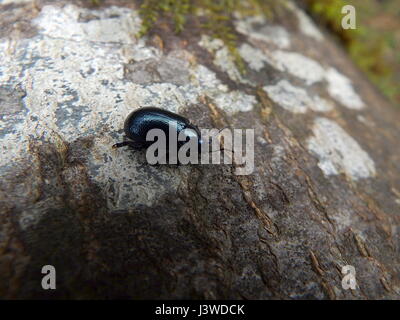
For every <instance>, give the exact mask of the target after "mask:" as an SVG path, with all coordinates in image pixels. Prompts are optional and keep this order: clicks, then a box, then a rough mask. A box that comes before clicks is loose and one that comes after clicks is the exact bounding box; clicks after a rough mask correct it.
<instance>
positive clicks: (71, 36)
mask: <svg viewBox="0 0 400 320" xmlns="http://www.w3.org/2000/svg"><path fill="white" fill-rule="evenodd" d="M32 23H33V24H34V26H35V27H36V28H37V29H38V34H37V35H36V36H35V37H33V38H30V39H20V40H11V39H2V40H1V41H0V61H1V64H0V88H2V89H3V88H5V89H4V90H8V91H6V93H7V92H11V93H10V94H12V93H13V92H14V91H15V88H16V87H21V88H22V90H23V91H24V92H25V93H26V95H25V97H24V98H23V99H22V96H21V98H19V100H18V101H17V102H16V103H15V104H13V106H12V110H15V112H14V111H13V113H12V114H11V113H10V112H11V111H10V110H11V109H10V110H8V111H7V114H5V115H4V117H1V118H0V127H1V128H6V129H7V130H0V168H1V167H2V166H7V165H12V164H13V163H15V162H16V161H26V159H31V158H32V156H31V155H30V154H29V153H30V152H31V151H32V150H30V148H29V141H30V140H32V139H33V140H36V141H37V140H43V141H50V142H52V143H53V142H54V141H53V140H54V139H55V138H54V137H57V139H56V140H60V141H64V142H62V143H66V144H68V143H73V142H74V141H77V140H78V139H80V138H83V137H91V139H92V140H93V141H94V146H93V147H92V148H91V150H90V153H88V155H87V156H88V157H89V158H88V159H87V160H88V161H87V166H88V168H89V169H90V171H91V177H90V178H91V179H92V180H93V181H95V182H97V183H98V185H99V186H100V187H101V188H102V189H103V190H106V191H107V192H106V193H107V194H109V195H111V196H110V199H108V201H109V205H110V207H112V208H115V209H118V208H121V206H123V204H124V203H132V201H133V202H137V203H140V204H144V205H151V204H152V203H153V201H155V200H156V199H158V198H160V197H161V196H163V195H164V194H165V192H171V191H173V190H176V188H177V187H178V185H179V181H178V180H177V179H176V178H174V177H175V176H179V175H176V172H175V174H174V171H173V170H169V169H166V170H156V169H155V168H151V167H148V166H143V165H142V164H139V162H138V159H137V158H136V157H132V155H131V153H129V152H126V150H112V149H111V145H112V144H114V143H115V142H117V141H119V140H121V139H122V138H123V134H122V133H121V129H122V128H123V122H124V119H125V117H126V116H127V115H128V114H129V113H130V112H131V111H132V110H134V109H136V108H139V107H143V106H156V107H160V108H164V109H168V110H171V111H173V112H180V111H181V110H182V109H183V108H187V107H190V106H191V105H192V104H195V103H198V102H199V98H200V97H201V96H204V95H206V96H208V97H210V98H211V99H213V100H214V101H215V104H216V106H217V107H219V108H221V109H222V110H225V111H226V112H227V113H228V114H234V113H235V112H240V111H249V110H251V109H252V108H253V106H254V104H255V103H256V99H255V98H254V97H252V96H250V95H247V94H245V93H241V92H237V91H232V92H231V91H229V89H228V87H227V86H226V85H224V84H223V83H222V82H221V81H220V80H219V79H218V78H217V77H216V74H215V73H214V72H212V71H211V70H209V69H207V68H206V67H205V66H203V65H200V64H196V63H194V62H193V61H194V59H193V57H192V56H191V55H190V54H189V53H188V52H186V51H184V50H176V51H172V52H170V53H169V54H168V55H164V54H163V53H162V52H161V51H160V50H159V49H157V48H155V47H152V46H147V45H146V44H145V43H146V42H145V39H140V40H138V39H136V38H135V36H134V35H135V34H136V33H137V32H138V31H139V29H140V26H141V23H140V18H139V16H138V14H137V12H136V11H134V10H131V9H128V8H121V7H107V8H102V9H99V10H92V9H85V8H80V7H77V6H74V5H66V6H64V7H61V6H51V5H50V6H45V7H43V9H42V11H41V12H40V13H39V15H38V17H37V18H36V19H35V20H34V21H33V22H32ZM116 31H118V32H116ZM220 49H221V48H220ZM220 49H219V50H220ZM220 59H222V58H220ZM141 66H148V67H149V68H140V67H141ZM127 70H128V71H127ZM149 70H150V71H149ZM135 72H136V73H135ZM132 73H133V75H132ZM136 75H137V77H135V76H136ZM231 75H232V74H231ZM142 76H143V77H142ZM144 76H145V77H147V78H146V81H143V78H144ZM0 111H1V110H0ZM14 113H15V114H14ZM117 132H118V133H117ZM24 159H25V160H24ZM121 168H122V169H121ZM182 170H185V169H182ZM138 177H139V178H138ZM140 177H141V178H140ZM140 181H148V183H146V185H142V184H140ZM108 191H109V192H108ZM125 200H131V201H130V202H129V201H125Z"/></svg>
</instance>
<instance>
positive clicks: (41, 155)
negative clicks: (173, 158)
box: [0, 0, 400, 299]
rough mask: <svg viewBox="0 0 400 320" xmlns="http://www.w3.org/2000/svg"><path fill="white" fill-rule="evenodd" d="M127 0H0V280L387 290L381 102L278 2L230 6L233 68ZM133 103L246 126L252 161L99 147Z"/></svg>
mask: <svg viewBox="0 0 400 320" xmlns="http://www.w3.org/2000/svg"><path fill="white" fill-rule="evenodd" d="M137 8H138V5H137V3H136V4H135V2H133V1H117V0H109V1H104V2H103V3H102V4H101V5H100V6H99V7H94V6H89V5H88V2H86V1H59V2H54V1H35V2H31V1H3V3H2V4H0V60H1V65H0V113H1V117H0V123H1V126H0V127H1V129H0V143H1V147H0V176H1V179H0V203H1V207H0V210H1V211H0V219H1V220H0V221H1V224H0V296H1V297H3V298H73V299H79V298H124V297H127V298H135V299H145V298H151V299H152V298H156V299H158V298H162V299H170V298H206V299H237V298H238V299H241V298H244V299H300V298H307V299H308V298H310V299H382V298H390V299H398V298H399V295H400V283H399V272H400V264H399V262H400V255H399V250H400V238H399V235H400V224H399V222H400V215H399V214H400V179H399V176H400V175H399V173H400V148H399V141H400V130H399V128H398V123H400V114H399V110H396V109H394V108H393V107H392V106H390V105H389V104H388V102H387V101H386V100H385V99H384V98H383V97H382V96H381V95H380V94H379V93H378V92H377V91H376V90H375V89H374V87H372V86H371V84H370V83H369V82H368V81H366V80H365V78H364V76H363V75H362V74H361V73H360V72H359V71H358V70H357V69H356V68H355V67H354V65H353V64H352V63H351V62H350V61H349V59H348V57H347V56H346V55H345V53H344V52H343V51H342V50H341V49H340V48H339V47H338V45H337V44H336V43H335V42H333V41H332V40H331V39H330V38H329V36H327V35H324V34H323V33H321V31H319V30H318V29H317V28H316V27H315V25H313V23H312V22H311V21H310V20H309V18H308V17H307V16H306V15H305V14H304V13H303V12H302V11H300V10H299V9H298V8H296V7H295V6H294V5H293V4H290V3H289V4H288V6H287V7H286V9H285V11H284V13H283V14H282V15H281V16H280V17H279V18H278V19H275V20H274V21H273V22H271V21H270V20H268V19H265V18H263V17H261V16H259V17H246V16H241V15H239V14H238V15H236V18H235V20H234V21H233V25H234V27H235V28H236V30H235V32H237V35H238V37H239V43H238V52H239V54H240V56H241V58H242V59H243V61H244V63H245V69H246V72H245V73H241V72H240V71H239V69H238V67H237V65H236V63H235V60H234V59H233V58H232V55H231V53H230V51H229V50H228V48H227V47H226V46H225V44H224V43H223V42H222V41H221V40H219V39H214V38H212V37H211V36H209V35H207V34H206V31H204V30H203V29H201V28H200V27H199V24H198V23H196V21H197V20H196V19H197V18H196V17H191V18H190V19H189V20H188V22H187V25H188V27H186V28H185V29H184V30H183V31H182V32H181V33H180V34H174V33H172V31H171V30H172V29H173V27H172V26H171V25H170V24H169V23H168V22H167V21H166V20H163V19H160V20H159V21H157V23H156V26H155V28H154V30H153V31H152V32H151V33H150V34H148V35H147V36H145V37H143V38H141V39H137V38H136V37H135V34H137V32H138V31H139V29H140V26H141V23H142V22H141V19H140V17H139V15H138V10H137ZM216 27H217V26H216ZM144 106H156V107H159V108H164V109H168V110H171V111H173V112H177V113H179V114H182V115H184V116H186V117H187V118H189V119H191V120H192V121H193V123H195V124H196V125H198V126H199V127H200V128H222V127H224V126H229V127H230V128H243V129H244V128H252V129H254V130H255V160H254V161H255V162H254V172H253V173H251V174H249V175H237V174H236V173H235V169H236V167H237V165H235V164H234V165H181V166H174V165H159V166H150V165H148V164H147V163H146V160H145V154H144V152H133V151H131V150H127V149H125V150H124V149H117V150H113V149H111V146H112V145H113V144H114V143H116V142H119V141H121V140H122V139H123V136H124V134H123V130H122V128H123V122H124V119H125V117H126V116H127V115H128V113H129V112H131V111H132V110H134V109H136V108H138V107H144ZM45 265H52V266H54V267H55V270H56V284H57V288H56V290H44V289H43V288H42V286H41V281H42V277H43V276H45V274H42V273H41V270H42V267H43V266H45ZM346 265H350V266H353V267H354V268H355V272H356V274H355V279H356V284H357V285H356V288H355V289H353V290H351V289H348V290H346V289H345V288H344V287H343V286H342V279H343V277H344V276H345V275H344V274H342V268H343V266H346Z"/></svg>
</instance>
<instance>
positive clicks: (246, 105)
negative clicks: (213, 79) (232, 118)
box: [215, 91, 257, 114]
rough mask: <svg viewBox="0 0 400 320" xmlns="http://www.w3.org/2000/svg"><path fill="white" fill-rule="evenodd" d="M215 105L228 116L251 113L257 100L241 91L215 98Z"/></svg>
mask: <svg viewBox="0 0 400 320" xmlns="http://www.w3.org/2000/svg"><path fill="white" fill-rule="evenodd" d="M215 103H216V104H217V105H218V106H219V107H220V108H221V109H223V110H224V111H225V112H227V113H228V114H233V113H235V112H238V111H241V112H247V111H251V110H252V109H253V107H254V105H255V104H256V103H257V99H256V98H255V97H254V96H252V95H248V94H244V93H243V92H241V91H232V92H229V93H227V94H220V95H217V96H216V97H215Z"/></svg>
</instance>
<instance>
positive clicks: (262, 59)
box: [239, 43, 272, 71]
mask: <svg viewBox="0 0 400 320" xmlns="http://www.w3.org/2000/svg"><path fill="white" fill-rule="evenodd" d="M239 54H240V56H241V57H242V58H243V60H244V61H246V63H247V64H248V66H249V67H250V68H251V69H253V70H255V71H260V70H261V69H262V68H264V67H265V64H266V63H268V64H270V65H272V62H271V60H270V59H269V58H268V56H267V55H265V54H264V52H262V51H261V50H260V49H257V48H254V47H253V46H251V45H249V44H247V43H243V44H242V45H241V46H240V47H239Z"/></svg>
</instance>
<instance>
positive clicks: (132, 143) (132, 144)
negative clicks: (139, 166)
mask: <svg viewBox="0 0 400 320" xmlns="http://www.w3.org/2000/svg"><path fill="white" fill-rule="evenodd" d="M125 146H129V147H131V148H133V149H136V150H139V149H142V148H143V145H142V144H141V143H138V142H135V141H129V140H127V141H122V142H119V143H116V144H114V145H113V146H112V148H113V149H116V148H121V147H125Z"/></svg>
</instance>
